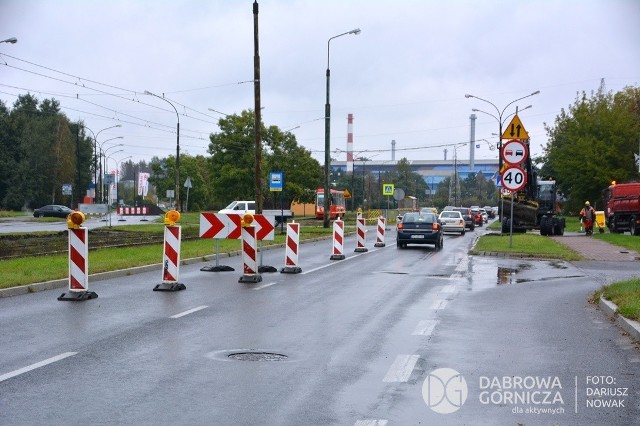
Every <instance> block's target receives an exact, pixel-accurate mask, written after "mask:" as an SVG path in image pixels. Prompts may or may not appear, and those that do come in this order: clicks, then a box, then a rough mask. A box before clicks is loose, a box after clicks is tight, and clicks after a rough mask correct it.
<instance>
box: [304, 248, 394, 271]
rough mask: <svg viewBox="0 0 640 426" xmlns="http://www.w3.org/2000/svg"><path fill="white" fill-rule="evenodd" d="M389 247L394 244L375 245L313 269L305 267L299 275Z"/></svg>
mask: <svg viewBox="0 0 640 426" xmlns="http://www.w3.org/2000/svg"><path fill="white" fill-rule="evenodd" d="M389 247H394V246H392V245H388V246H384V247H376V248H373V249H369V251H365V252H362V253H358V254H355V255H353V256H349V257H346V258H344V259H342V260H333V261H331V263H327V264H326V265H322V266H318V267H317V268H313V269H307V270H305V271H303V272H301V273H300V275H306V274H310V273H312V272H316V271H319V270H321V269H324V268H328V267H329V266H333V265H337V264H338V263H342V262H346V261H347V260H351V259H355V258H357V257H360V256H363V255H365V254H368V253H375V252H377V251H378V250H384V249H386V248H389Z"/></svg>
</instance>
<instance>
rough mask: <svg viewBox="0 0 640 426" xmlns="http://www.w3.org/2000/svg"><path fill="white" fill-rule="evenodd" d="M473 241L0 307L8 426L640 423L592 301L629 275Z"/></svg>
mask: <svg viewBox="0 0 640 426" xmlns="http://www.w3.org/2000/svg"><path fill="white" fill-rule="evenodd" d="M302 232H304V229H303V230H302ZM480 232H483V231H482V230H476V232H474V233H467V235H465V236H464V237H460V236H456V235H447V236H446V237H445V246H444V249H443V250H442V251H435V250H434V249H432V248H422V247H415V248H414V247H411V248H409V249H407V250H398V249H396V247H395V244H393V243H392V242H391V240H392V238H393V231H391V232H390V233H388V235H387V247H384V248H374V247H373V241H371V238H369V241H368V242H367V247H368V248H369V251H368V252H367V253H364V254H359V253H354V252H353V248H355V245H356V243H355V240H354V239H353V238H351V237H350V238H347V239H346V242H345V254H346V255H347V259H346V260H344V261H330V260H329V256H330V254H331V243H330V241H320V242H315V243H309V244H303V245H301V247H300V266H301V268H302V270H303V272H302V273H301V274H280V273H270V274H267V273H265V274H263V275H262V276H263V280H262V282H260V283H257V284H241V283H238V278H239V276H240V275H241V272H239V271H241V265H240V262H241V260H240V257H232V258H228V259H223V260H222V263H223V264H228V265H230V266H233V267H234V268H235V269H236V270H235V271H234V272H218V273H211V272H201V271H200V270H199V269H200V267H201V266H203V265H205V264H195V265H189V266H182V267H181V271H180V281H181V282H183V283H185V285H186V286H187V289H186V290H185V291H181V292H176V293H160V292H153V291H152V288H153V287H154V286H155V285H156V284H158V283H159V282H160V278H161V271H160V270H158V271H157V272H149V273H142V274H136V275H131V276H126V277H122V278H116V279H110V280H105V281H99V282H95V283H91V282H90V284H89V288H90V290H93V291H95V292H97V293H98V295H99V297H98V298H97V299H94V300H89V301H85V302H60V301H57V300H56V297H57V296H58V295H59V294H60V293H61V291H60V290H52V291H43V292H38V293H34V294H28V295H24V296H16V297H10V298H3V299H0V330H1V332H0V333H2V339H1V341H2V345H1V346H0V424H12V425H22V424H65V425H67V424H136V425H139V424H154V425H156V424H223V425H237V424H242V425H257V424H282V425H300V424H309V425H324V424H337V425H356V424H357V425H383V424H388V425H394V424H396V425H412V424H437V425H440V424H445V425H447V424H450V425H462V424H466V425H477V424H482V425H502V424H504V425H516V424H518V423H520V424H526V425H530V424H531V425H537V424H547V425H549V424H562V425H564V424H576V425H578V424H579V425H591V424H593V425H596V424H600V425H602V424H607V425H634V424H640V384H639V382H640V380H638V378H639V377H640V351H639V349H638V347H637V345H634V344H633V342H632V341H631V340H630V339H629V338H628V337H627V336H625V335H624V333H622V332H621V331H620V329H618V327H617V326H616V325H614V324H612V323H611V322H610V321H608V320H607V318H606V317H605V316H604V315H603V314H602V313H601V312H600V311H599V310H598V308H597V307H595V306H593V305H591V304H589V303H588V298H589V296H590V295H591V293H592V292H593V291H594V290H595V289H597V288H599V287H600V286H601V285H602V284H604V283H608V282H612V281H616V280H619V279H623V278H626V277H629V276H633V275H637V274H638V268H637V263H634V262H578V263H575V264H569V263H565V262H556V261H554V262H551V261H533V260H523V259H506V258H493V257H483V256H476V257H469V256H467V255H466V253H467V251H468V249H469V247H470V246H471V243H472V241H473V238H474V235H476V234H479V233H480ZM212 250H213V243H212ZM160 255H161V254H159V256H160ZM263 261H264V263H265V264H269V265H273V266H276V267H277V268H278V269H279V268H281V267H282V266H284V249H276V250H268V251H265V252H264V260H263ZM233 354H240V355H237V356H236V357H233V358H230V357H229V355H233ZM250 354H251V355H250ZM237 358H240V359H241V360H238V359H237ZM258 360H260V361H258ZM442 368H447V369H452V370H455V372H457V373H459V375H455V376H452V375H449V376H447V374H450V370H438V369H442ZM600 376H603V378H600ZM460 377H462V378H464V384H465V386H463V385H462V382H461V380H460ZM596 377H597V379H596ZM448 379H451V380H448ZM598 380H600V381H601V382H602V383H604V384H602V383H599V384H594V381H598ZM514 381H515V382H516V383H520V385H519V386H518V385H514ZM545 381H546V382H545ZM425 382H426V383H427V385H426V386H425ZM443 383H444V384H446V386H444V385H442V384H443ZM545 383H547V385H546V386H545ZM423 387H426V389H427V390H426V392H423V390H424V389H423ZM602 389H604V390H605V391H606V392H608V393H614V392H615V393H622V392H623V390H624V389H626V395H624V396H615V397H612V396H606V397H605V396H594V395H593V394H594V392H598V393H600V394H601V393H602V392H603V390H602ZM463 391H464V392H463ZM443 392H445V393H444V395H446V397H444V396H443ZM588 394H589V395H588ZM461 396H466V398H464V402H463V404H460V402H462V400H461ZM514 398H516V399H517V398H521V400H520V401H517V400H516V401H515V402H514ZM545 398H546V399H545ZM550 398H551V399H553V401H551V399H550ZM524 399H526V400H527V402H526V403H525V402H522V401H523V400H524ZM559 399H560V400H561V401H560V400H559ZM596 400H597V401H596ZM612 401H615V403H614V402H612ZM588 404H590V405H591V406H590V407H587V405H588ZM611 404H616V405H624V407H609V408H605V407H603V405H611ZM519 409H522V411H523V412H522V413H518V410H519ZM536 409H537V410H538V411H536ZM541 409H545V410H555V411H549V412H547V413H544V414H541V413H540V411H539V410H541ZM526 410H529V411H531V412H526Z"/></svg>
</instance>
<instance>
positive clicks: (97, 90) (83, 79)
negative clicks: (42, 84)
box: [0, 53, 245, 124]
mask: <svg viewBox="0 0 640 426" xmlns="http://www.w3.org/2000/svg"><path fill="white" fill-rule="evenodd" d="M0 56H6V57H8V58H11V59H14V60H16V61H21V62H25V63H27V64H29V65H33V66H35V67H39V68H43V69H45V70H47V71H51V72H54V73H58V74H62V75H64V76H67V77H71V78H73V79H74V80H77V82H80V83H81V85H80V86H78V84H77V82H76V81H68V80H64V79H60V78H56V77H53V76H50V75H46V74H42V73H38V72H35V71H32V70H28V69H24V68H20V67H16V66H14V65H9V64H8V63H0V65H4V66H6V67H9V68H13V69H16V70H19V71H23V72H27V73H30V74H35V75H38V76H41V77H44V78H48V79H51V80H54V81H58V82H61V83H64V84H69V85H72V86H74V87H82V88H85V89H87V90H91V91H94V92H98V93H100V94H103V95H107V96H113V97H115V98H119V99H122V100H125V101H129V102H137V103H140V104H142V105H146V106H150V107H153V106H154V105H151V104H147V103H145V102H141V101H140V100H139V99H138V95H142V94H143V93H144V91H142V92H140V91H137V90H131V89H125V88H122V87H118V86H114V85H111V84H106V83H101V82H98V81H95V80H91V79H88V78H83V77H80V76H76V75H73V74H69V73H66V72H63V71H58V70H56V69H53V68H50V67H46V66H44V65H39V64H36V63H33V62H30V61H26V60H24V59H20V58H17V57H15V56H11V55H8V54H4V53H2V54H0ZM85 83H92V84H97V85H100V86H105V87H108V88H111V89H117V90H120V91H123V92H127V93H129V94H131V95H133V96H134V97H135V99H130V98H129V97H126V96H123V95H120V94H116V93H110V92H107V91H104V90H101V89H98V88H95V87H91V86H87V85H86V84H85ZM242 83H245V82H238V83H235V84H242ZM172 93H173V92H172ZM176 93H179V92H176ZM75 95H76V96H77V98H78V99H80V97H79V96H80V94H78V93H75ZM58 96H61V95H58ZM82 96H90V95H88V94H87V95H82ZM83 100H84V99H83ZM85 101H86V100H85ZM171 101H172V102H174V103H176V104H177V105H180V106H181V107H183V108H184V109H185V110H187V109H188V110H190V111H193V112H195V113H198V114H201V115H203V116H205V117H209V118H212V119H216V117H212V116H210V115H208V114H206V113H204V112H201V111H198V110H196V109H193V108H190V107H188V106H186V105H184V104H182V103H180V102H177V101H174V100H173V99H172V100H171ZM87 102H89V101H87ZM182 115H183V116H184V117H188V118H191V119H194V120H199V121H203V122H206V123H210V122H207V121H205V120H202V119H198V118H195V117H192V116H189V115H186V114H185V113H183V114H182ZM210 124H216V123H210Z"/></svg>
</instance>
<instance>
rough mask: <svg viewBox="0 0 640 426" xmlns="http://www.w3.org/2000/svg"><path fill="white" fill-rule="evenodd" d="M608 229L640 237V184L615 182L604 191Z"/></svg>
mask: <svg viewBox="0 0 640 426" xmlns="http://www.w3.org/2000/svg"><path fill="white" fill-rule="evenodd" d="M603 201H604V204H605V206H606V209H605V217H606V221H607V227H608V228H609V230H610V231H611V232H613V233H623V232H625V231H629V232H631V235H640V183H638V182H635V183H618V184H616V183H615V182H613V184H612V185H610V186H609V187H608V188H607V189H605V190H604V191H603Z"/></svg>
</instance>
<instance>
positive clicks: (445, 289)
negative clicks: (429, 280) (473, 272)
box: [440, 284, 456, 293]
mask: <svg viewBox="0 0 640 426" xmlns="http://www.w3.org/2000/svg"><path fill="white" fill-rule="evenodd" d="M455 292H456V286H455V284H449V285H445V286H444V287H442V290H440V293H455Z"/></svg>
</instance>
